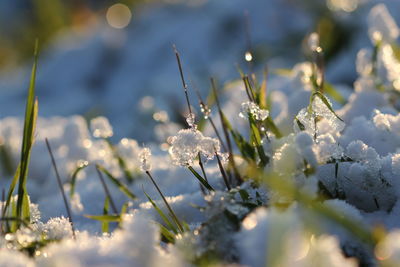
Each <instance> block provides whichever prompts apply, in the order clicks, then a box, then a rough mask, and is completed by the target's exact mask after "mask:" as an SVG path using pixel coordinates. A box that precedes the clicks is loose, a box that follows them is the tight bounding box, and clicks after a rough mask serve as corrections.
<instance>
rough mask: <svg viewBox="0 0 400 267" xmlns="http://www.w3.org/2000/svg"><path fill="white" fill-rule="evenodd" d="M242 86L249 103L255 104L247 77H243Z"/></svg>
mask: <svg viewBox="0 0 400 267" xmlns="http://www.w3.org/2000/svg"><path fill="white" fill-rule="evenodd" d="M243 82H244V86H245V88H246V93H247V96H248V97H249V99H250V101H253V102H256V98H255V96H254V92H253V88H252V87H251V84H250V80H249V76H247V75H246V76H244V77H243Z"/></svg>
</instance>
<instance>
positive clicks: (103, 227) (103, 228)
mask: <svg viewBox="0 0 400 267" xmlns="http://www.w3.org/2000/svg"><path fill="white" fill-rule="evenodd" d="M109 206H110V199H109V198H108V196H106V198H105V200H104V207H103V215H108V210H109ZM109 230H110V229H109V223H108V222H102V223H101V231H102V232H103V233H108V232H109Z"/></svg>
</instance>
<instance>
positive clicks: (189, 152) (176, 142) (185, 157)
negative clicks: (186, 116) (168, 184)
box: [168, 129, 221, 166]
mask: <svg viewBox="0 0 400 267" xmlns="http://www.w3.org/2000/svg"><path fill="white" fill-rule="evenodd" d="M168 141H169V143H170V145H171V147H170V149H169V154H170V155H171V157H172V160H173V162H174V163H175V164H176V165H181V166H191V165H193V162H194V160H195V158H196V157H197V156H198V155H199V153H200V154H202V155H204V156H205V157H206V158H207V159H208V160H211V159H213V158H214V156H215V154H216V153H217V154H220V153H221V152H220V143H219V140H218V139H216V138H211V137H205V136H203V134H202V133H201V132H200V131H198V130H195V129H182V130H180V131H179V132H178V134H177V135H176V136H172V137H170V138H169V140H168Z"/></svg>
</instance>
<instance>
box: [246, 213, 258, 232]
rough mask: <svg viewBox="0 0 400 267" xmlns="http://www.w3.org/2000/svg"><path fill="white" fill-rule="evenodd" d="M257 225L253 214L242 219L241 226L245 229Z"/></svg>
mask: <svg viewBox="0 0 400 267" xmlns="http://www.w3.org/2000/svg"><path fill="white" fill-rule="evenodd" d="M256 226H257V220H256V217H255V216H248V217H247V218H246V219H244V221H243V227H244V229H246V230H251V229H253V228H254V227H256Z"/></svg>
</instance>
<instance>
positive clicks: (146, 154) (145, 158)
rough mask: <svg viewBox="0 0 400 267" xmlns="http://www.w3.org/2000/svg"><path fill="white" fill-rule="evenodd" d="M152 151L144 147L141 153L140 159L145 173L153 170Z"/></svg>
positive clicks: (141, 167)
mask: <svg viewBox="0 0 400 267" xmlns="http://www.w3.org/2000/svg"><path fill="white" fill-rule="evenodd" d="M150 157H151V150H150V149H149V148H147V147H144V148H143V149H142V150H141V151H140V152H139V159H140V169H141V170H142V171H143V172H148V171H150V170H151V161H150V159H151V158H150Z"/></svg>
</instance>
